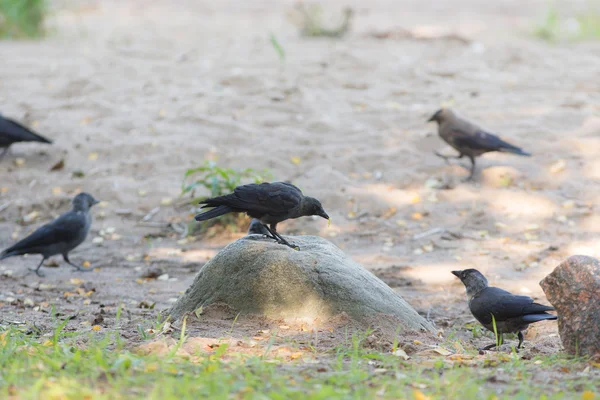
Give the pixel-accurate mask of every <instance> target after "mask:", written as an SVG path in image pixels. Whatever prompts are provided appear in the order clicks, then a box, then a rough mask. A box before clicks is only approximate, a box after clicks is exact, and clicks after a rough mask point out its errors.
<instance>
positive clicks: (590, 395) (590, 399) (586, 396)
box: [581, 390, 596, 400]
mask: <svg viewBox="0 0 600 400" xmlns="http://www.w3.org/2000/svg"><path fill="white" fill-rule="evenodd" d="M595 398H596V394H595V393H594V392H592V391H589V390H586V391H585V392H583V393H581V400H594V399H595Z"/></svg>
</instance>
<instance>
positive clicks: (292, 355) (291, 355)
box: [290, 352, 302, 360]
mask: <svg viewBox="0 0 600 400" xmlns="http://www.w3.org/2000/svg"><path fill="white" fill-rule="evenodd" d="M300 357H302V353H301V352H296V353H292V354H290V358H291V359H292V360H295V359H297V358H300Z"/></svg>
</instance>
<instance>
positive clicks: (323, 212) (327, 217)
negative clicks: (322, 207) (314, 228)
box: [319, 211, 331, 219]
mask: <svg viewBox="0 0 600 400" xmlns="http://www.w3.org/2000/svg"><path fill="white" fill-rule="evenodd" d="M319 217H321V218H325V219H331V218H329V215H327V213H326V212H325V211H321V212H320V213H319Z"/></svg>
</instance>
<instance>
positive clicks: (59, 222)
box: [0, 193, 99, 276]
mask: <svg viewBox="0 0 600 400" xmlns="http://www.w3.org/2000/svg"><path fill="white" fill-rule="evenodd" d="M72 203H73V207H72V208H71V210H70V211H68V212H66V213H65V214H63V215H61V216H60V217H58V218H57V219H55V220H54V221H52V222H50V223H48V224H46V225H44V226H42V227H40V228H38V229H37V230H36V231H34V232H33V233H32V234H31V235H29V236H27V237H26V238H24V239H22V240H21V241H20V242H18V243H16V244H15V245H13V246H11V247H9V248H8V249H6V250H4V251H3V252H2V253H0V260H3V259H5V258H8V257H13V256H21V255H24V254H40V255H41V256H42V261H40V263H39V264H38V266H37V268H36V269H35V270H32V271H34V272H35V273H36V274H37V275H38V276H44V274H43V273H42V272H41V271H40V268H41V267H42V264H43V263H44V261H46V259H47V258H49V257H52V256H54V255H56V254H60V255H62V256H63V259H64V260H65V261H66V262H67V264H69V265H71V266H72V267H74V268H75V269H77V270H79V271H89V270H87V269H83V268H82V267H80V266H79V265H76V264H73V263H72V262H71V261H70V260H69V252H71V250H73V249H74V248H76V247H77V246H79V245H80V244H81V243H83V241H84V240H85V238H86V236H87V234H88V232H89V231H90V226H91V225H92V215H91V214H90V208H91V207H92V206H94V205H95V204H98V203H99V202H98V200H96V199H95V198H94V197H92V196H91V195H89V194H87V193H80V194H78V195H77V196H75V198H74V199H73V202H72Z"/></svg>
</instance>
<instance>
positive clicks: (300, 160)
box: [290, 156, 302, 165]
mask: <svg viewBox="0 0 600 400" xmlns="http://www.w3.org/2000/svg"><path fill="white" fill-rule="evenodd" d="M290 161H291V162H292V164H294V165H300V163H301V162H302V159H301V158H300V157H297V156H294V157H292V158H290Z"/></svg>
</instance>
